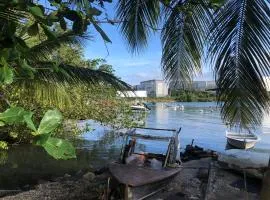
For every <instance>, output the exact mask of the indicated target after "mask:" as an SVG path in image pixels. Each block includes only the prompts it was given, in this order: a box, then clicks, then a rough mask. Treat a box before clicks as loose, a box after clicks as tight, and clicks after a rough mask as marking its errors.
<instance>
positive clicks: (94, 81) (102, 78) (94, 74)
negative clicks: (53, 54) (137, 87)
mask: <svg viewBox="0 0 270 200" xmlns="http://www.w3.org/2000/svg"><path fill="white" fill-rule="evenodd" d="M54 65H55V63H53V62H40V63H38V64H37V65H36V67H35V69H36V71H37V72H36V73H35V76H34V80H40V81H45V82H48V83H62V84H88V85H91V86H95V85H98V84H101V85H102V84H105V85H110V86H111V87H113V88H115V89H116V90H127V89H130V86H129V85H128V84H127V83H125V82H124V81H121V80H120V79H119V78H117V77H115V76H114V75H112V74H109V73H107V72H103V71H100V70H93V69H89V68H82V67H78V66H72V65H66V64H60V65H58V66H57V67H53V66H54Z"/></svg>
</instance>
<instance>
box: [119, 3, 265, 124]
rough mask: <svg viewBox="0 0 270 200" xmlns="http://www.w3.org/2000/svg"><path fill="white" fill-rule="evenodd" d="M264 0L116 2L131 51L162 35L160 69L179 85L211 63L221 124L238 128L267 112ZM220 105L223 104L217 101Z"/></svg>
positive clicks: (121, 28) (137, 50)
mask: <svg viewBox="0 0 270 200" xmlns="http://www.w3.org/2000/svg"><path fill="white" fill-rule="evenodd" d="M269 3H270V2H269V1H268V0H201V1H194V0H155V1H141V0H120V1H118V3H117V14H116V16H117V17H118V18H119V21H120V22H121V23H120V24H119V26H120V31H121V33H122V34H123V36H124V38H125V39H126V40H127V43H128V45H129V48H130V50H131V52H139V51H141V50H142V49H144V48H145V47H146V46H147V44H148V41H149V36H150V35H151V33H153V32H157V31H159V30H160V31H161V42H162V60H161V64H162V69H163V71H164V74H165V77H166V78H167V79H168V80H170V81H172V82H173V83H183V84H182V85H183V87H185V86H186V84H188V83H189V82H190V81H191V80H192V78H193V77H194V76H195V75H196V74H198V73H201V70H202V67H203V66H205V65H206V64H208V63H210V65H211V68H212V69H213V71H214V74H215V79H216V83H217V99H218V102H219V104H220V106H221V107H222V109H221V115H222V118H223V120H224V121H226V122H229V124H231V125H232V126H233V125H234V124H236V123H240V124H241V126H242V127H246V128H248V127H250V126H256V125H259V124H260V123H261V120H262V117H263V114H264V113H265V112H267V111H268V109H269V103H270V101H269V95H268V94H267V90H266V85H265V82H264V79H263V77H264V76H268V75H269V72H270V68H269V47H270V46H269V45H270V39H269V33H270V26H269V25H270V9H269ZM222 100H225V102H222Z"/></svg>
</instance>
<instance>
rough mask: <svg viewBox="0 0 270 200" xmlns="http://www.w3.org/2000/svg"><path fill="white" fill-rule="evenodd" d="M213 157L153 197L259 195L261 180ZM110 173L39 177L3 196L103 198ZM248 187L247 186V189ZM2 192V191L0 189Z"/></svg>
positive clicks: (252, 198)
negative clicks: (217, 163) (219, 164)
mask: <svg viewBox="0 0 270 200" xmlns="http://www.w3.org/2000/svg"><path fill="white" fill-rule="evenodd" d="M211 163H212V164H213V160H212V159H211V158H203V159H199V160H192V161H188V162H186V163H183V169H182V171H181V172H180V173H179V174H178V175H177V176H176V177H175V178H174V179H173V180H172V181H171V182H170V184H169V185H168V187H166V189H164V190H163V191H162V192H159V193H157V194H156V195H155V196H152V197H151V198H150V199H151V200H157V199H158V200H181V199H183V200H184V199H185V200H186V199H188V200H200V199H207V200H215V199H218V200H227V199H234V200H242V199H245V198H248V199H249V200H257V199H259V193H260V190H261V181H260V180H258V179H252V178H247V181H246V187H245V182H244V176H243V174H241V173H236V172H234V171H230V170H224V169H219V168H216V167H213V168H212V169H211V170H210V171H209V166H210V165H211ZM108 176H109V174H108V171H106V170H104V169H103V170H101V171H97V172H95V173H93V172H84V173H82V172H78V173H77V174H76V175H74V176H71V175H69V174H65V175H64V176H63V177H59V178H55V179H54V180H50V181H40V183H39V184H37V185H36V186H35V187H33V188H31V189H30V190H28V191H17V192H15V193H10V194H6V195H7V196H4V197H2V199H3V200H42V199H46V200H72V199H80V200H81V199H82V200H83V199H104V192H105V190H106V183H107V178H108ZM245 188H246V189H245ZM0 194H1V193H0Z"/></svg>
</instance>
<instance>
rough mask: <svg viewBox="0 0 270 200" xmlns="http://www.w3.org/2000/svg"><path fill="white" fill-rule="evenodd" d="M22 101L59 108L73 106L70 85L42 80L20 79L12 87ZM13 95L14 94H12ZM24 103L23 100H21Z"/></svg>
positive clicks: (12, 90)
mask: <svg viewBox="0 0 270 200" xmlns="http://www.w3.org/2000/svg"><path fill="white" fill-rule="evenodd" d="M10 92H12V93H13V94H14V93H16V94H18V95H19V96H18V97H19V98H21V99H22V101H29V102H28V104H31V103H30V102H33V106H37V105H39V106H46V107H55V106H57V108H59V109H63V108H70V107H72V106H73V105H72V103H71V97H70V94H69V93H68V86H67V85H65V84H63V83H48V82H46V81H41V80H31V81H29V80H26V79H23V80H20V81H17V82H15V83H14V84H13V85H12V88H10ZM11 96H12V94H11ZM20 103H21V104H23V102H20Z"/></svg>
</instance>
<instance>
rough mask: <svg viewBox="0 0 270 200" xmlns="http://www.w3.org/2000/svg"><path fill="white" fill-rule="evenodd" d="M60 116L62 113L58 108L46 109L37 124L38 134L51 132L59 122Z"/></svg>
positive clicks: (60, 120)
mask: <svg viewBox="0 0 270 200" xmlns="http://www.w3.org/2000/svg"><path fill="white" fill-rule="evenodd" d="M62 118H63V117H62V114H61V113H60V112H59V111H58V110H48V111H47V112H46V113H45V115H44V117H43V118H42V120H41V122H40V124H39V127H38V130H37V132H38V134H49V133H51V132H52V131H53V130H54V129H56V128H57V127H58V126H59V125H60V124H61V122H62Z"/></svg>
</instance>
